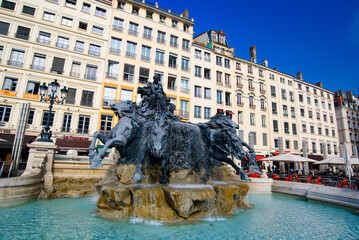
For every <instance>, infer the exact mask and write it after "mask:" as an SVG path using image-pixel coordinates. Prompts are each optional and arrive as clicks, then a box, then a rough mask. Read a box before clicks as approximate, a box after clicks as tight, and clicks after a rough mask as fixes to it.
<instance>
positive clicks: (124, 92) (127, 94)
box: [120, 89, 132, 101]
mask: <svg viewBox="0 0 359 240" xmlns="http://www.w3.org/2000/svg"><path fill="white" fill-rule="evenodd" d="M120 100H121V101H132V90H129V89H121V98H120Z"/></svg>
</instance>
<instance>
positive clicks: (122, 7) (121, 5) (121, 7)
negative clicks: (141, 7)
mask: <svg viewBox="0 0 359 240" xmlns="http://www.w3.org/2000/svg"><path fill="white" fill-rule="evenodd" d="M117 8H118V9H122V10H123V9H124V8H125V3H123V2H120V1H119V2H117Z"/></svg>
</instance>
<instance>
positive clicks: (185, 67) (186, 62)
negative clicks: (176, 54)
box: [181, 57, 189, 71]
mask: <svg viewBox="0 0 359 240" xmlns="http://www.w3.org/2000/svg"><path fill="white" fill-rule="evenodd" d="M181 69H182V70H183V71H189V59H188V58H184V57H182V67H181Z"/></svg>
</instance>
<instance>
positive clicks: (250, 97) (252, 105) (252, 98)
mask: <svg viewBox="0 0 359 240" xmlns="http://www.w3.org/2000/svg"><path fill="white" fill-rule="evenodd" d="M249 107H250V108H254V107H255V106H254V97H253V96H249Z"/></svg>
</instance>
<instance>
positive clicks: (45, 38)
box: [37, 31, 51, 45]
mask: <svg viewBox="0 0 359 240" xmlns="http://www.w3.org/2000/svg"><path fill="white" fill-rule="evenodd" d="M50 37H51V34H50V33H48V32H43V31H40V32H39V37H38V38H37V42H38V43H42V44H47V45H49V44H50Z"/></svg>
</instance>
